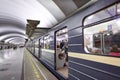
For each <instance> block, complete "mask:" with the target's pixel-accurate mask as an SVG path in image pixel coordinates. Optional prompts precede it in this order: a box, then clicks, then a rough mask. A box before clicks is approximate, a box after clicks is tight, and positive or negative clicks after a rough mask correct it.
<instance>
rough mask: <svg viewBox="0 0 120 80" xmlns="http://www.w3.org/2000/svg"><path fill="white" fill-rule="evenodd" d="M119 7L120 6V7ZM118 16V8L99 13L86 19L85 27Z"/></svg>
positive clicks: (114, 7)
mask: <svg viewBox="0 0 120 80" xmlns="http://www.w3.org/2000/svg"><path fill="white" fill-rule="evenodd" d="M118 7H119V6H118ZM115 15H116V6H115V5H113V6H111V7H109V8H107V9H104V10H102V11H99V12H97V13H95V14H92V15H90V16H88V17H86V18H85V20H84V26H85V25H88V24H92V23H94V22H97V21H100V20H103V19H106V18H109V17H112V16H115Z"/></svg>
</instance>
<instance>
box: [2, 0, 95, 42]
mask: <svg viewBox="0 0 120 80" xmlns="http://www.w3.org/2000/svg"><path fill="white" fill-rule="evenodd" d="M95 1H97V0H1V1H0V41H4V42H10V43H16V44H18V43H21V44H24V42H25V39H26V38H28V37H27V35H26V34H25V31H26V24H27V19H31V20H39V21H40V24H39V25H38V26H37V27H38V28H51V27H53V26H54V25H55V24H57V23H59V22H61V21H62V20H63V19H65V18H67V17H68V16H69V15H70V14H71V13H74V12H75V11H76V10H78V9H79V8H80V7H82V6H84V5H85V4H87V3H88V2H95Z"/></svg>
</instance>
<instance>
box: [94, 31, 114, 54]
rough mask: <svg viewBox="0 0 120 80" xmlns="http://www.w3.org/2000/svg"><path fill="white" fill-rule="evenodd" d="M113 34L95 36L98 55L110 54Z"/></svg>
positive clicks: (106, 32) (101, 33) (96, 34)
mask: <svg viewBox="0 0 120 80" xmlns="http://www.w3.org/2000/svg"><path fill="white" fill-rule="evenodd" d="M111 38H112V32H111V31H104V32H100V33H95V34H93V45H94V48H97V51H98V52H97V53H101V54H109V52H110V44H111Z"/></svg>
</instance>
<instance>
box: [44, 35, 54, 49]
mask: <svg viewBox="0 0 120 80" xmlns="http://www.w3.org/2000/svg"><path fill="white" fill-rule="evenodd" d="M52 40H53V39H52V37H50V35H47V36H45V37H44V48H45V49H49V48H50V42H51V41H52Z"/></svg>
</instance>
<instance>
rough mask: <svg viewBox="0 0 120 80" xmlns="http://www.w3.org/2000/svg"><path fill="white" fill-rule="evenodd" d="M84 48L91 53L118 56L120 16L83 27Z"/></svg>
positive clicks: (119, 54) (119, 47)
mask: <svg viewBox="0 0 120 80" xmlns="http://www.w3.org/2000/svg"><path fill="white" fill-rule="evenodd" d="M84 50H85V51H86V52H87V53H91V54H103V55H112V56H120V18H118V19H114V20H111V21H108V22H104V23H101V24H98V25H95V26H91V27H88V28H84Z"/></svg>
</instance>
